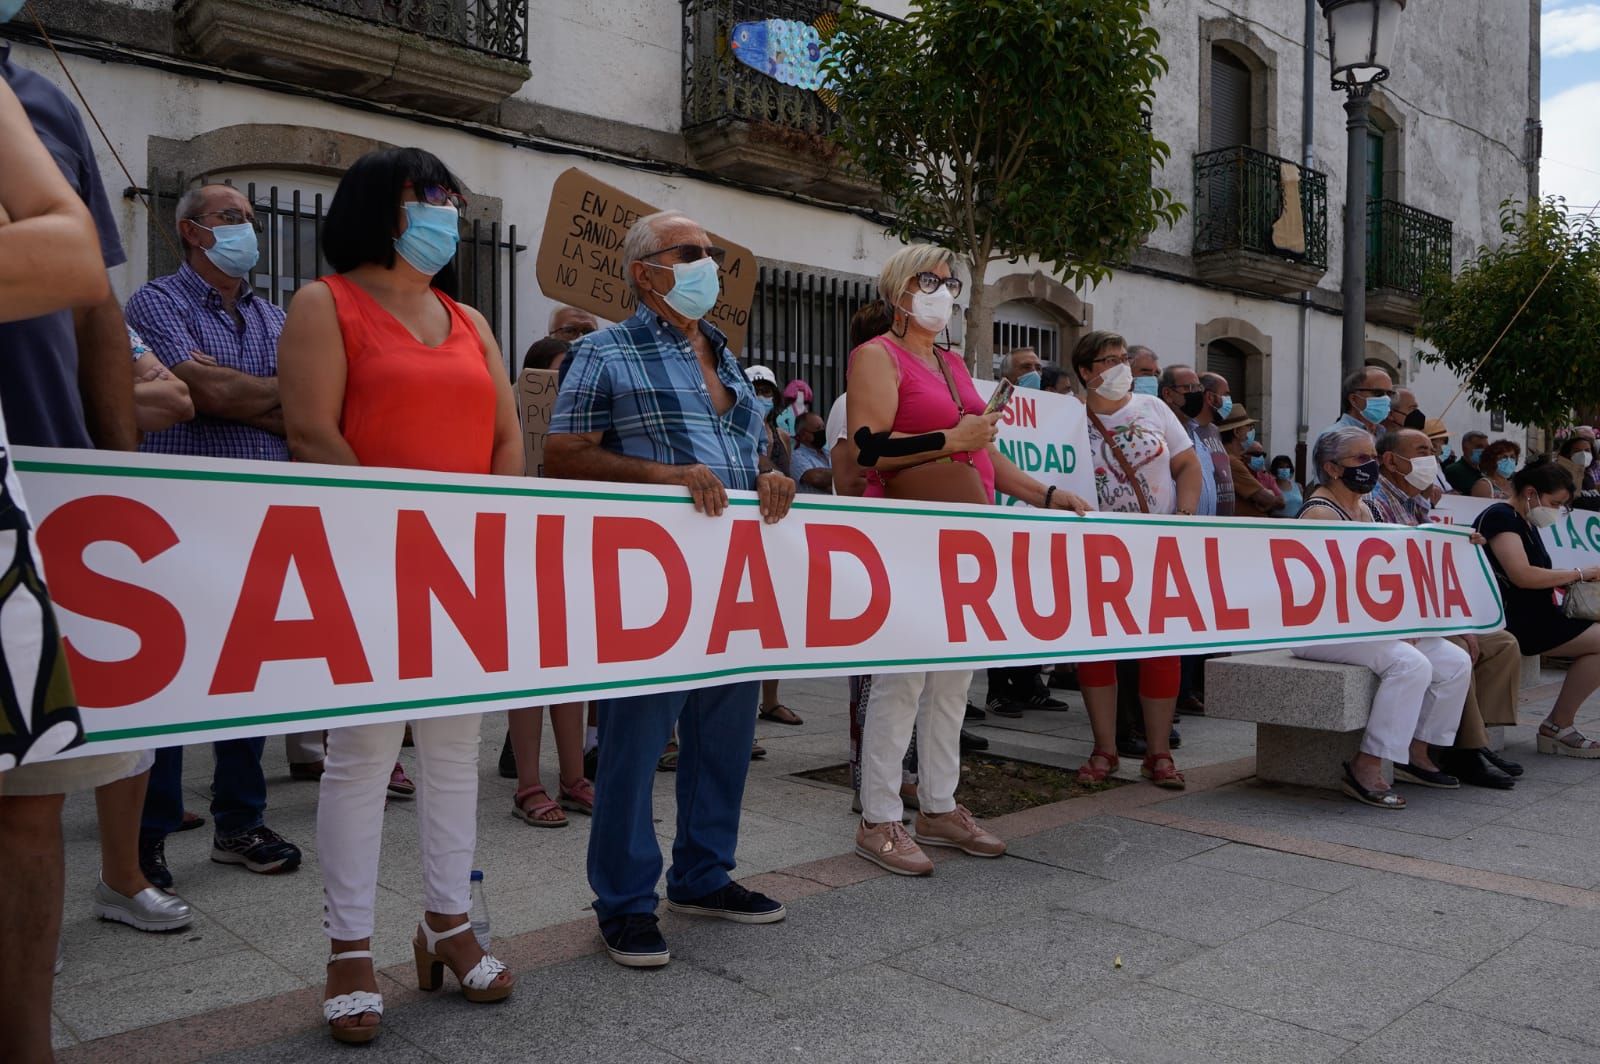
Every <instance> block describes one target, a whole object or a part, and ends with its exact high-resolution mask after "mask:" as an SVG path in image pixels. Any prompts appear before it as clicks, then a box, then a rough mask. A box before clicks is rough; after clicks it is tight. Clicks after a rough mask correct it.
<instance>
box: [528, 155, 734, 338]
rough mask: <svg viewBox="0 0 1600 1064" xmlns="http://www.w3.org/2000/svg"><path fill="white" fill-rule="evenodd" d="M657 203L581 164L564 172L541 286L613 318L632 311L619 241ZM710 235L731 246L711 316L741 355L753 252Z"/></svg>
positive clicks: (543, 240)
mask: <svg viewBox="0 0 1600 1064" xmlns="http://www.w3.org/2000/svg"><path fill="white" fill-rule="evenodd" d="M658 209H659V208H656V207H652V206H651V205H650V204H648V203H646V202H645V201H644V200H641V199H637V198H635V197H633V196H630V195H628V194H627V193H626V192H623V191H622V190H621V189H618V188H613V187H612V186H610V185H608V184H606V183H605V182H603V181H599V180H597V179H595V178H593V177H590V176H589V175H588V174H586V173H584V172H583V171H582V170H579V169H578V168H577V167H573V168H571V169H570V170H567V171H565V172H564V173H562V175H561V176H560V177H558V178H556V183H555V186H554V187H553V188H551V190H550V210H549V213H548V214H546V215H545V220H544V234H543V236H541V237H540V239H539V257H538V260H537V261H536V263H535V265H534V272H535V274H536V275H537V276H538V278H539V291H541V292H543V293H544V294H545V295H547V296H549V297H550V298H551V299H554V300H558V301H560V302H562V303H567V304H570V305H572V306H574V307H582V308H583V309H584V310H587V311H589V312H590V313H591V314H597V315H599V316H600V317H602V318H606V319H609V320H611V321H621V320H622V319H623V318H626V317H627V316H628V315H630V314H632V313H633V304H634V296H633V290H632V289H630V288H629V287H628V282H627V280H626V279H625V278H624V277H623V275H622V240H623V238H624V237H625V236H627V234H628V230H629V229H630V228H631V227H632V226H633V223H634V222H635V221H637V220H638V219H640V218H642V217H643V216H644V215H646V214H654V213H655V212H656V211H657V210H658ZM696 221H701V220H700V219H696ZM702 224H704V223H703V222H702ZM706 235H707V236H708V237H709V238H710V239H711V242H712V243H713V244H715V245H717V246H718V247H722V248H726V249H727V251H728V257H727V260H726V261H725V262H723V264H722V269H721V270H719V271H718V276H719V277H720V278H721V280H722V295H721V296H720V297H719V298H718V300H717V305H716V307H715V308H714V309H713V310H712V311H711V313H710V314H707V315H706V320H707V321H709V322H710V323H711V324H712V325H715V326H716V327H717V328H719V329H721V330H722V331H723V332H724V333H726V334H727V337H728V349H729V350H730V351H732V352H733V353H734V354H735V355H737V354H740V353H741V352H743V351H744V339H745V333H746V331H747V330H748V329H749V327H750V303H751V301H752V300H754V299H755V294H756V273H757V268H756V257H755V255H754V254H752V253H751V251H750V249H749V248H747V247H745V246H743V245H742V244H735V243H734V242H733V241H731V240H727V239H724V238H723V237H719V236H718V235H717V234H716V233H713V232H711V231H710V230H709V229H708V230H707V231H706Z"/></svg>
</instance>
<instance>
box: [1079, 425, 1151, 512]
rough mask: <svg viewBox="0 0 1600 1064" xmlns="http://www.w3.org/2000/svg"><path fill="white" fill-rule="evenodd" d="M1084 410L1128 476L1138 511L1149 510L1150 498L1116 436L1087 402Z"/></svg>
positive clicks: (1125, 475) (1123, 472)
mask: <svg viewBox="0 0 1600 1064" xmlns="http://www.w3.org/2000/svg"><path fill="white" fill-rule="evenodd" d="M1083 409H1084V412H1085V413H1087V414H1088V415H1089V421H1090V422H1091V423H1092V424H1093V425H1094V430H1095V431H1096V432H1098V433H1099V434H1100V438H1101V439H1102V440H1105V441H1106V444H1107V445H1108V446H1110V448H1111V456H1112V457H1113V458H1115V459H1116V460H1117V465H1119V466H1121V467H1122V475H1123V476H1124V477H1127V478H1128V484H1129V485H1130V486H1132V488H1133V494H1134V495H1135V496H1136V497H1137V498H1138V500H1139V512H1140V513H1142V514H1147V513H1149V512H1150V499H1149V497H1148V496H1146V495H1145V493H1144V485H1143V484H1141V483H1139V474H1138V473H1136V472H1134V469H1133V463H1131V462H1129V461H1128V456H1127V455H1125V454H1123V453H1122V445H1121V444H1119V443H1117V438H1116V437H1115V436H1113V435H1112V434H1111V433H1110V432H1108V431H1107V430H1106V425H1105V422H1103V421H1101V420H1100V415H1098V414H1096V413H1095V412H1094V411H1093V410H1090V409H1089V404H1088V403H1085V404H1083Z"/></svg>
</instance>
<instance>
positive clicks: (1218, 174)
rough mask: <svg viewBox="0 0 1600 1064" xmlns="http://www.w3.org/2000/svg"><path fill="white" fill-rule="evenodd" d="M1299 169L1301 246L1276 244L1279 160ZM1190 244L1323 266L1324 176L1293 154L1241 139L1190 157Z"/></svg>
mask: <svg viewBox="0 0 1600 1064" xmlns="http://www.w3.org/2000/svg"><path fill="white" fill-rule="evenodd" d="M1286 164H1287V165H1289V166H1292V167H1294V168H1295V169H1296V170H1297V171H1298V172H1299V175H1300V212H1301V216H1302V218H1303V222H1304V226H1305V250H1304V251H1303V252H1302V251H1298V250H1295V249H1292V248H1284V247H1280V246H1278V244H1277V243H1276V242H1274V240H1273V232H1272V231H1273V226H1274V225H1275V224H1276V223H1277V221H1278V219H1279V218H1281V217H1282V216H1283V213H1284V212H1283V206H1284V202H1283V174H1284V166H1285V165H1286ZM1194 250H1195V254H1197V255H1199V254H1203V253H1205V252H1208V251H1233V250H1244V251H1256V252H1260V253H1262V254H1266V255H1277V256H1281V257H1282V258H1284V259H1289V260H1293V261H1296V262H1302V263H1305V264H1307V265H1310V266H1316V267H1319V268H1321V269H1326V268H1327V266H1328V178H1327V175H1326V174H1323V173H1321V172H1320V171H1317V170H1308V169H1305V168H1304V167H1301V166H1299V165H1298V164H1296V163H1295V162H1294V161H1293V160H1292V159H1283V158H1279V157H1278V156H1276V155H1268V154H1267V153H1266V152H1264V151H1256V150H1255V149H1254V148H1247V147H1244V146H1243V145H1240V146H1236V147H1232V148H1219V149H1217V150H1216V151H1206V152H1200V153H1199V154H1197V155H1196V156H1195V157H1194Z"/></svg>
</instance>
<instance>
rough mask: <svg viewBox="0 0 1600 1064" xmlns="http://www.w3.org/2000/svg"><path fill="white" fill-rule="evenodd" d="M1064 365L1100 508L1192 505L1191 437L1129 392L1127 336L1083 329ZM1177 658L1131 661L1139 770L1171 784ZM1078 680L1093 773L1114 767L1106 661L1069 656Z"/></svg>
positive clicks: (1194, 463)
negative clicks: (1078, 393) (1085, 429)
mask: <svg viewBox="0 0 1600 1064" xmlns="http://www.w3.org/2000/svg"><path fill="white" fill-rule="evenodd" d="M1072 372H1073V375H1074V376H1075V377H1076V379H1077V381H1078V383H1079V384H1080V385H1081V386H1082V387H1083V390H1084V405H1085V406H1087V407H1088V411H1089V449H1090V452H1091V457H1092V458H1093V461H1094V486H1095V493H1096V494H1097V495H1098V496H1099V503H1100V509H1101V510H1105V511H1110V512H1113V513H1152V514H1184V515H1190V514H1193V513H1194V509H1195V504H1196V503H1197V502H1198V501H1199V499H1200V464H1199V460H1198V459H1196V458H1195V453H1194V444H1193V443H1192V442H1191V441H1190V439H1189V434H1188V432H1186V431H1185V430H1184V427H1183V425H1182V424H1181V423H1180V422H1179V421H1178V417H1177V415H1176V414H1174V413H1173V412H1172V408H1171V407H1169V406H1167V404H1166V403H1164V402H1162V401H1161V400H1160V399H1159V398H1157V397H1155V396H1153V395H1140V394H1136V393H1134V392H1133V390H1132V389H1133V373H1132V371H1131V370H1130V369H1129V368H1128V345H1127V343H1126V342H1125V341H1124V340H1123V339H1122V337H1121V336H1118V335H1117V334H1116V333H1112V332H1091V333H1086V334H1084V336H1083V338H1082V339H1080V340H1079V341H1078V344H1077V346H1076V347H1075V348H1073V351H1072ZM1179 661H1180V659H1178V658H1175V657H1163V658H1146V659H1145V660H1143V661H1141V662H1139V696H1140V700H1141V701H1142V702H1143V704H1144V730H1145V737H1146V742H1147V743H1148V744H1149V746H1148V751H1147V753H1146V756H1145V759H1144V764H1143V766H1141V768H1140V770H1139V772H1140V775H1142V776H1144V777H1145V778H1146V779H1148V780H1150V781H1151V782H1153V783H1154V784H1156V786H1158V787H1168V788H1173V789H1180V788H1182V787H1183V785H1184V780H1183V773H1181V772H1179V771H1178V767H1177V765H1175V764H1174V763H1173V761H1172V749H1171V746H1170V743H1169V740H1168V736H1169V735H1170V734H1171V731H1172V714H1173V710H1174V708H1175V707H1176V705H1177V701H1178V682H1179V670H1180V665H1179ZM1078 686H1079V688H1080V690H1081V691H1082V692H1083V702H1084V705H1085V706H1086V707H1087V708H1088V710H1089V721H1090V724H1091V725H1092V726H1093V728H1094V753H1092V754H1091V755H1089V760H1088V761H1086V762H1085V763H1084V765H1083V767H1082V768H1080V769H1079V770H1078V779H1079V781H1080V782H1083V783H1099V782H1101V781H1103V780H1105V779H1106V777H1108V776H1110V775H1111V773H1112V772H1114V771H1116V768H1117V755H1116V731H1117V669H1116V663H1115V662H1109V661H1098V662H1084V663H1080V664H1079V665H1078Z"/></svg>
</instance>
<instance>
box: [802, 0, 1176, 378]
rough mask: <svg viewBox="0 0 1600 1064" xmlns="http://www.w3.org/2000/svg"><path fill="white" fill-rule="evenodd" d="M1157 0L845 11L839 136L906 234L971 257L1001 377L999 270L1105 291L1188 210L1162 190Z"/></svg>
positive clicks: (961, 1)
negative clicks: (988, 290)
mask: <svg viewBox="0 0 1600 1064" xmlns="http://www.w3.org/2000/svg"><path fill="white" fill-rule="evenodd" d="M1148 11H1149V3H1148V0H913V2H912V5H911V12H910V14H909V16H908V17H907V19H906V20H905V21H903V22H899V21H892V20H886V19H883V18H881V17H880V16H878V15H876V14H874V13H872V12H870V11H868V10H866V9H864V8H863V7H862V6H861V5H860V3H859V2H858V0H846V3H845V5H844V9H843V10H842V11H841V12H840V20H839V32H838V33H837V34H836V35H835V36H834V38H833V40H832V42H831V43H830V60H829V65H830V66H831V68H832V71H833V75H834V88H835V89H836V90H837V92H838V95H839V118H840V122H839V123H838V126H837V127H836V130H835V132H834V137H835V139H836V140H837V141H838V143H839V144H840V145H841V146H842V147H843V148H844V150H845V152H846V153H847V154H848V156H849V158H850V160H851V162H852V164H853V166H854V167H856V168H857V169H859V170H861V171H862V172H863V173H864V174H865V175H866V176H868V177H870V178H872V179H873V180H875V181H876V182H877V183H878V184H879V185H880V186H881V187H882V189H883V192H884V195H885V197H886V199H887V201H888V205H889V207H890V209H891V210H892V212H893V214H894V222H893V223H892V225H891V227H890V228H891V231H893V232H894V233H895V234H896V235H897V236H899V237H901V238H902V239H907V240H911V239H923V240H933V241H935V242H938V243H942V244H943V245H944V246H946V247H948V248H950V249H951V250H952V251H954V252H956V253H957V254H958V255H959V256H961V257H962V258H963V259H964V260H965V261H966V264H967V267H968V269H969V271H970V275H971V276H970V281H969V285H968V289H967V298H968V309H967V358H968V360H969V362H970V363H972V364H974V365H975V366H976V367H979V368H980V372H982V373H983V374H984V375H985V376H987V375H988V372H987V371H988V366H989V362H990V359H989V357H988V356H989V354H990V337H991V333H992V322H993V308H992V307H991V306H990V305H989V303H988V301H987V299H986V298H985V286H984V278H985V275H986V271H987V269H988V267H989V265H990V264H991V263H993V262H996V261H998V260H1001V259H1009V260H1016V259H1018V258H1036V259H1039V260H1041V261H1044V262H1048V263H1052V264H1053V268H1054V270H1055V272H1056V274H1057V276H1059V277H1060V278H1061V279H1062V280H1063V281H1065V282H1067V283H1070V284H1078V283H1085V282H1088V283H1097V282H1099V281H1101V280H1103V279H1104V278H1105V277H1107V276H1108V275H1109V274H1110V273H1111V270H1112V267H1113V266H1114V265H1116V264H1117V263H1119V262H1125V261H1126V260H1127V259H1128V257H1129V256H1130V254H1131V253H1132V251H1133V249H1134V248H1135V247H1136V246H1137V245H1138V244H1139V242H1140V241H1141V240H1142V239H1143V238H1144V237H1145V236H1146V235H1147V234H1148V233H1149V232H1151V231H1152V230H1153V229H1155V227H1156V226H1157V225H1159V224H1162V223H1166V224H1169V225H1170V224H1171V223H1172V222H1174V221H1175V220H1176V219H1177V217H1178V215H1179V213H1180V212H1181V210H1182V208H1181V207H1180V206H1179V205H1178V204H1177V203H1176V202H1174V200H1173V198H1172V195H1171V194H1170V193H1169V192H1167V191H1166V190H1165V189H1160V188H1156V187H1155V186H1154V185H1153V183H1152V181H1151V173H1152V170H1153V169H1154V168H1156V167H1159V166H1161V165H1163V164H1164V163H1165V162H1166V160H1167V158H1168V156H1169V155H1170V154H1171V152H1170V149H1169V148H1168V147H1167V146H1166V145H1165V144H1163V143H1161V142H1160V141H1158V140H1157V139H1156V138H1155V137H1154V136H1153V135H1152V134H1151V132H1150V130H1149V128H1148V121H1147V115H1148V114H1149V112H1150V109H1151V107H1152V105H1153V101H1154V98H1155V92H1154V85H1155V82H1156V81H1157V79H1159V78H1160V77H1161V76H1162V75H1163V74H1164V73H1165V72H1166V69H1167V64H1166V60H1164V59H1163V58H1162V57H1161V55H1160V54H1159V53H1158V52H1157V50H1156V49H1157V47H1158V45H1159V43H1160V38H1159V35H1158V34H1157V33H1156V31H1155V30H1154V29H1152V28H1150V27H1149V26H1147V25H1146V24H1145V16H1146V15H1147V14H1148Z"/></svg>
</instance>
